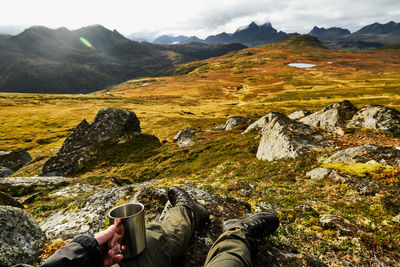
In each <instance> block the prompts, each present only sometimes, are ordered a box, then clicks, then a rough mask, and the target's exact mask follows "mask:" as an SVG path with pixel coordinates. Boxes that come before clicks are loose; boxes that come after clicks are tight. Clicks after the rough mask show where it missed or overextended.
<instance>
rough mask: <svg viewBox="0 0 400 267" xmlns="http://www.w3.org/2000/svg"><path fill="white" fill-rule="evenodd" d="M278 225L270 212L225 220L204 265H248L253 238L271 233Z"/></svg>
mask: <svg viewBox="0 0 400 267" xmlns="http://www.w3.org/2000/svg"><path fill="white" fill-rule="evenodd" d="M278 226H279V219H278V217H276V216H275V215H273V214H271V213H265V212H260V213H257V214H254V215H251V216H250V217H248V218H246V219H243V220H240V219H233V220H227V221H225V222H224V224H223V233H222V235H221V236H220V237H219V238H218V239H217V241H216V242H215V243H214V245H213V246H212V248H211V249H210V252H209V253H208V255H207V259H206V262H205V264H204V266H206V267H217V266H218V267H221V266H222V267H250V266H252V264H251V251H252V250H254V248H255V238H264V237H265V236H267V235H270V234H272V233H273V232H274V231H275V230H276V229H277V228H278Z"/></svg>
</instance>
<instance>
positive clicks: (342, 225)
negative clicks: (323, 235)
mask: <svg viewBox="0 0 400 267" xmlns="http://www.w3.org/2000/svg"><path fill="white" fill-rule="evenodd" d="M319 222H320V223H321V225H322V227H323V228H325V229H332V230H337V231H339V234H341V235H352V236H353V235H356V234H357V231H358V228H359V227H357V226H356V225H355V224H353V223H351V222H350V221H349V220H347V219H345V218H343V217H340V216H336V215H332V214H322V215H321V216H320V217H319Z"/></svg>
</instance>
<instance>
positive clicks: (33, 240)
mask: <svg viewBox="0 0 400 267" xmlns="http://www.w3.org/2000/svg"><path fill="white" fill-rule="evenodd" d="M0 229H1V231H0V255H1V256H0V266H12V265H14V264H17V263H21V262H24V263H28V264H33V263H35V262H36V260H37V258H38V256H39V255H40V252H41V249H42V248H43V245H44V241H45V236H44V234H43V232H42V230H40V228H39V226H38V225H37V223H36V222H35V220H33V218H32V217H31V216H30V215H29V214H27V213H26V212H24V211H23V210H21V209H19V208H15V207H9V206H0Z"/></svg>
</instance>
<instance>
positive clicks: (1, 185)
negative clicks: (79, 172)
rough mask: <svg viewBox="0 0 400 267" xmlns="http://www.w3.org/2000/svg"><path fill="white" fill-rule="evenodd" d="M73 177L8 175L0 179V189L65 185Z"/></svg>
mask: <svg viewBox="0 0 400 267" xmlns="http://www.w3.org/2000/svg"><path fill="white" fill-rule="evenodd" d="M73 180H74V179H73V178H66V177H10V178H4V179H0V190H5V189H7V188H9V187H26V188H31V187H52V186H60V185H67V184H68V183H69V182H71V181H73Z"/></svg>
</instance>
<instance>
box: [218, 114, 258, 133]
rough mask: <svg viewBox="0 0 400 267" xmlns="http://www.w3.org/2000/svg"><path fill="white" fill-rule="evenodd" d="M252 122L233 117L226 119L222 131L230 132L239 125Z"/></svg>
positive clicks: (240, 117) (243, 118) (251, 120)
mask: <svg viewBox="0 0 400 267" xmlns="http://www.w3.org/2000/svg"><path fill="white" fill-rule="evenodd" d="M253 121H254V120H253V119H248V118H245V117H242V116H233V117H230V118H228V120H227V121H226V122H225V125H224V130H225V131H227V130H232V129H233V128H236V127H238V126H240V125H244V124H250V123H252V122H253Z"/></svg>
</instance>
